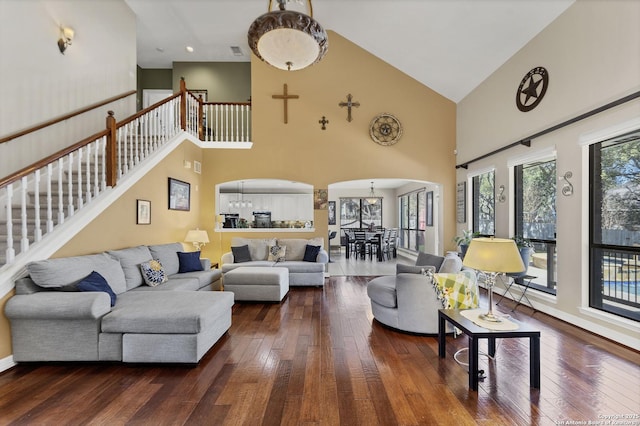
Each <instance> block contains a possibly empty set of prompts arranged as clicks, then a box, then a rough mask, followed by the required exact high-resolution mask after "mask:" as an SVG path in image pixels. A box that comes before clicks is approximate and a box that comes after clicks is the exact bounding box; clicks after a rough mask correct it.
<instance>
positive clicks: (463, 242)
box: [453, 229, 480, 258]
mask: <svg viewBox="0 0 640 426" xmlns="http://www.w3.org/2000/svg"><path fill="white" fill-rule="evenodd" d="M478 235H480V234H479V233H478V232H472V231H469V230H468V229H465V230H464V231H462V235H461V236H460V235H457V236H455V237H453V242H454V243H456V245H457V246H458V247H460V252H461V253H462V256H460V257H461V258H464V255H465V253H466V252H467V249H468V248H469V244H470V243H471V240H472V239H474V238H475V237H477V236H478Z"/></svg>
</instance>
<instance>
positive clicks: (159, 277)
mask: <svg viewBox="0 0 640 426" xmlns="http://www.w3.org/2000/svg"><path fill="white" fill-rule="evenodd" d="M140 270H141V271H142V279H144V282H145V284H147V285H148V286H149V287H155V286H157V285H159V284H164V283H166V282H167V281H168V280H169V278H168V277H167V273H166V272H165V270H164V268H163V267H162V263H160V262H159V261H157V260H150V261H148V262H142V263H141V264H140Z"/></svg>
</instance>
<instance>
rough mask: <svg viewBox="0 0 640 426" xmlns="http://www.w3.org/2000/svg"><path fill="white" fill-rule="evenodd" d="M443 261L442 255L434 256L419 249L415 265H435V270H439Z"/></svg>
mask: <svg viewBox="0 0 640 426" xmlns="http://www.w3.org/2000/svg"><path fill="white" fill-rule="evenodd" d="M443 261H444V257H442V256H436V255H434V254H429V253H425V252H422V251H421V252H419V253H418V258H417V259H416V266H435V268H436V270H439V269H440V266H441V265H442V262H443Z"/></svg>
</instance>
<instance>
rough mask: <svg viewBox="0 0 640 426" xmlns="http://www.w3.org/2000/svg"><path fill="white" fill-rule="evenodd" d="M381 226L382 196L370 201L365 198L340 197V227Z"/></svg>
mask: <svg viewBox="0 0 640 426" xmlns="http://www.w3.org/2000/svg"><path fill="white" fill-rule="evenodd" d="M371 224H373V226H375V227H376V228H381V227H382V198H377V199H376V202H375V203H370V202H369V201H367V198H340V227H341V228H369V227H370V226H371Z"/></svg>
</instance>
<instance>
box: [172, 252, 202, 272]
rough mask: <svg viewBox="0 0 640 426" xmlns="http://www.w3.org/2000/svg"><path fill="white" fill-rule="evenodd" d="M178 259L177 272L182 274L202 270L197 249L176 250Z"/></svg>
mask: <svg viewBox="0 0 640 426" xmlns="http://www.w3.org/2000/svg"><path fill="white" fill-rule="evenodd" d="M178 261H179V262H180V266H179V267H178V273H179V274H184V273H185V272H195V271H203V270H204V268H203V267H202V263H200V252H199V251H188V252H181V251H179V252H178Z"/></svg>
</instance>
